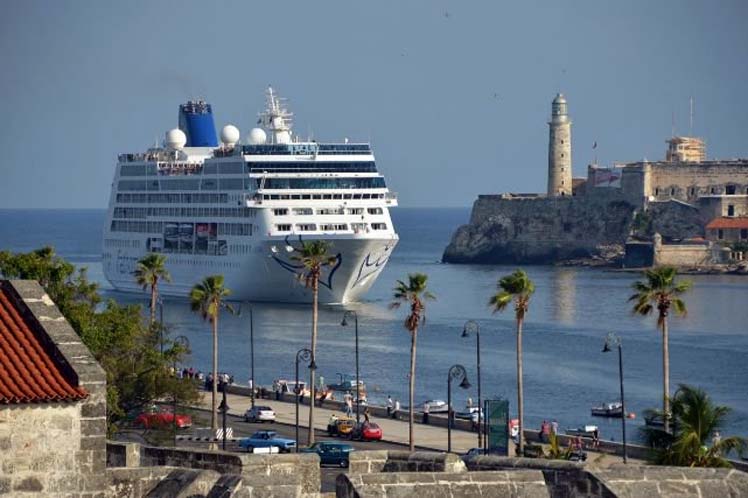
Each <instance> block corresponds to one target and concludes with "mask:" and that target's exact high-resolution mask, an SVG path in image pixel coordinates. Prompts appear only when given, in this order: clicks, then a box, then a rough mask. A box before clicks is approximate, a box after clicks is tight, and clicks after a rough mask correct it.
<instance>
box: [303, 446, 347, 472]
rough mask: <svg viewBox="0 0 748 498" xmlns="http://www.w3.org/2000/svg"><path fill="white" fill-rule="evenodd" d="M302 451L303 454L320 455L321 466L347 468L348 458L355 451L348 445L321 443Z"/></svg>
mask: <svg viewBox="0 0 748 498" xmlns="http://www.w3.org/2000/svg"><path fill="white" fill-rule="evenodd" d="M300 451H301V453H316V454H318V455H319V463H320V465H336V466H338V467H342V468H346V467H348V456H349V454H350V452H351V451H354V448H353V446H351V445H350V444H347V443H338V442H333V441H319V442H317V443H314V444H313V445H311V446H310V447H309V448H303V449H302V450H300Z"/></svg>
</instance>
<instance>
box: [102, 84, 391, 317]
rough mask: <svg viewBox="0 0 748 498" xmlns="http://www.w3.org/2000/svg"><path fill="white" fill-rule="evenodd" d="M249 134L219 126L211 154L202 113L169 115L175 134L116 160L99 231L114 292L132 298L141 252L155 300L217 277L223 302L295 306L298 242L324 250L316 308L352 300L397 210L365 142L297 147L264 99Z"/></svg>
mask: <svg viewBox="0 0 748 498" xmlns="http://www.w3.org/2000/svg"><path fill="white" fill-rule="evenodd" d="M266 96H267V107H266V109H265V110H264V111H263V112H262V113H260V115H259V121H258V124H260V125H261V126H262V127H261V128H254V129H252V130H251V132H250V133H249V136H248V137H247V140H246V141H245V143H240V141H239V137H240V133H239V130H238V129H237V128H236V127H234V126H232V125H227V126H225V127H224V128H223V129H222V131H221V134H220V139H221V143H220V145H219V144H218V143H217V139H216V135H215V127H214V125H213V116H212V109H211V107H210V105H209V104H207V103H205V102H203V101H190V102H188V103H187V104H183V105H182V106H180V111H179V117H180V119H179V123H180V127H179V128H177V129H173V130H170V131H169V132H167V134H166V138H165V141H164V145H163V146H162V147H155V148H151V149H149V150H147V151H146V152H144V153H137V154H121V155H120V156H119V161H118V164H117V169H116V172H115V175H114V182H113V184H112V194H111V198H110V202H109V212H108V214H109V216H108V220H107V224H106V227H105V229H104V250H103V266H104V273H105V275H106V278H107V279H108V280H109V281H110V282H111V284H112V285H113V286H114V287H115V288H117V289H118V290H124V291H141V289H140V287H138V286H137V284H136V283H135V280H134V277H133V271H134V270H135V267H136V265H137V261H138V260H139V259H140V258H142V257H143V256H144V255H145V254H147V253H149V252H157V253H163V254H166V255H167V258H166V261H167V263H166V266H167V269H168V270H169V273H170V274H171V277H172V281H171V282H161V283H159V290H160V291H161V292H162V293H164V294H166V295H186V294H187V293H188V292H189V291H190V289H191V288H192V286H193V285H194V284H195V283H197V282H199V281H200V280H202V279H203V278H204V277H205V276H207V275H213V274H222V275H224V276H225V279H226V286H227V287H229V288H230V289H231V290H232V292H233V294H232V298H233V299H238V300H252V301H278V302H305V301H308V300H310V298H311V295H310V294H311V293H310V292H309V291H308V290H307V289H305V288H304V286H303V285H302V284H300V283H299V281H298V279H296V278H295V277H294V274H295V273H298V272H299V270H300V265H299V263H298V262H297V261H296V260H295V259H294V256H296V255H298V249H299V248H300V247H301V244H302V242H303V241H304V242H305V241H312V240H325V241H328V242H329V243H330V253H331V255H333V256H334V257H335V264H334V265H333V266H331V267H329V268H326V269H325V270H324V271H323V275H322V279H321V281H320V300H321V301H322V302H327V303H346V302H351V301H357V300H359V299H360V298H361V296H362V295H363V294H364V293H365V292H366V291H367V290H368V289H369V288H370V287H371V285H372V284H373V283H374V281H375V279H376V278H377V276H378V275H379V273H380V272H381V270H382V268H384V266H385V264H386V263H387V261H388V259H389V257H390V255H391V254H392V250H393V249H394V247H395V245H396V244H397V241H398V236H397V233H396V232H395V230H394V227H393V225H392V220H391V218H390V214H389V208H390V207H393V206H396V205H397V198H396V196H395V195H394V194H393V193H392V192H390V191H389V189H388V188H387V186H386V183H385V179H384V177H383V176H382V175H381V174H380V173H379V172H378V171H377V167H376V163H375V160H374V155H373V153H372V149H371V146H370V144H368V143H349V142H348V141H347V140H345V141H343V142H342V143H318V142H316V141H311V140H308V141H301V140H298V139H297V138H296V137H295V136H294V134H293V131H292V126H291V118H292V115H291V113H290V112H288V110H287V109H286V106H285V105H284V103H283V101H282V100H281V99H279V98H278V97H277V95H276V94H275V93H274V92H273V89H272V88H268V91H267V94H266Z"/></svg>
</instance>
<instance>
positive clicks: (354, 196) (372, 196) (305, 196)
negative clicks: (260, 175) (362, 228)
mask: <svg viewBox="0 0 748 498" xmlns="http://www.w3.org/2000/svg"><path fill="white" fill-rule="evenodd" d="M384 197H385V195H384V194H263V195H262V199H263V200H266V201H270V200H273V201H276V200H282V201H285V200H296V199H299V200H309V199H384Z"/></svg>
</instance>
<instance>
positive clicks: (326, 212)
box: [273, 207, 384, 216]
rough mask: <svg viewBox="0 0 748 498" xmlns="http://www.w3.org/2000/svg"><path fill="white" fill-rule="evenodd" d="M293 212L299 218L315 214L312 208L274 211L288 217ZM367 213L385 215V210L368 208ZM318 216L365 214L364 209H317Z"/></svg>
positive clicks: (278, 209) (277, 214)
mask: <svg viewBox="0 0 748 498" xmlns="http://www.w3.org/2000/svg"><path fill="white" fill-rule="evenodd" d="M289 212H291V213H293V214H294V215H299V216H309V215H312V214H314V209H312V208H293V209H290V210H289V209H288V208H276V209H273V214H274V215H275V216H288V213H289ZM366 212H368V213H369V214H383V213H384V210H383V209H382V208H380V207H376V208H367V209H366ZM317 214H319V215H334V214H364V208H348V209H344V208H333V209H330V208H325V209H317Z"/></svg>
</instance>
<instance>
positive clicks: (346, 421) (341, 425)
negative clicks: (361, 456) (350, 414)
mask: <svg viewBox="0 0 748 498" xmlns="http://www.w3.org/2000/svg"><path fill="white" fill-rule="evenodd" d="M335 424H336V426H337V431H336V433H337V435H338V436H349V435H350V434H351V431H353V427H354V426H355V425H356V420H355V419H352V418H347V417H343V418H340V419H338V421H337V422H336V423H335Z"/></svg>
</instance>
